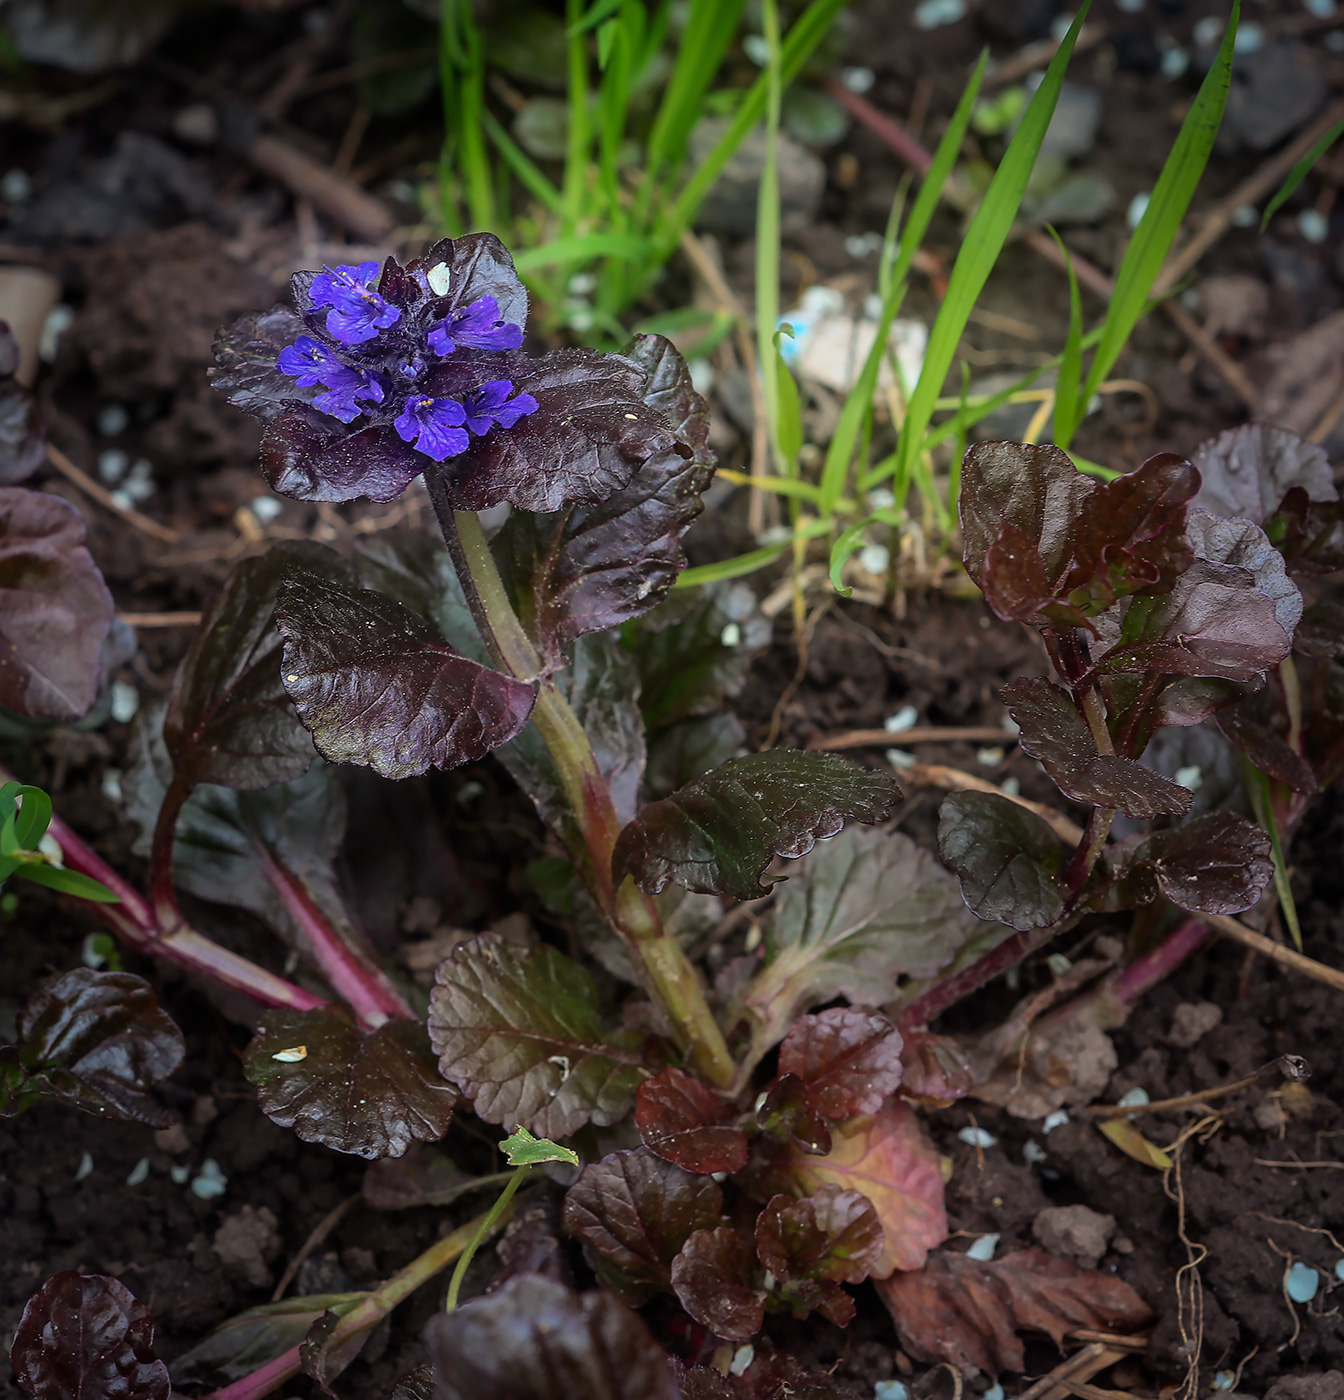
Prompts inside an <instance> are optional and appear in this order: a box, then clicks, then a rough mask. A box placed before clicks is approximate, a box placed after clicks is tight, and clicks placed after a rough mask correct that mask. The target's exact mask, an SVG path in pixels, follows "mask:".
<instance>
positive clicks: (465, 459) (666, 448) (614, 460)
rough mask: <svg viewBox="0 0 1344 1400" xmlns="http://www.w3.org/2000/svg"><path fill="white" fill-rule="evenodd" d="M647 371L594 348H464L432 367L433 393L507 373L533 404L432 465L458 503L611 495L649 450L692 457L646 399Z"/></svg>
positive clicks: (470, 387) (535, 502) (469, 388)
mask: <svg viewBox="0 0 1344 1400" xmlns="http://www.w3.org/2000/svg"><path fill="white" fill-rule="evenodd" d="M645 378H646V374H645V371H644V368H643V367H642V366H641V365H639V364H636V363H635V362H634V361H631V360H627V359H625V358H624V357H622V356H620V355H611V354H606V353H603V352H602V351H598V350H587V349H571V350H553V351H551V352H550V354H547V355H542V356H540V357H538V358H533V357H532V356H530V355H523V354H520V353H515V352H511V351H502V352H490V351H477V350H459V351H458V352H457V353H456V354H454V355H452V356H450V357H449V358H448V359H447V360H445V361H444V362H443V363H442V364H440V365H437V366H436V367H435V368H434V369H432V370H431V371H430V374H429V377H428V379H427V381H426V386H427V387H426V392H427V393H430V394H434V395H436V396H445V395H446V396H448V397H450V398H454V399H463V398H465V397H466V396H468V395H469V394H472V393H475V392H477V391H478V390H479V389H480V387H481V386H482V385H483V384H485V383H486V382H487V381H491V380H498V379H508V380H510V381H511V382H512V383H513V385H514V387H515V389H516V390H517V392H518V393H520V394H530V395H531V396H532V397H533V398H534V399H536V401H537V409H536V412H535V413H529V414H528V415H527V416H526V417H524V418H520V419H519V420H518V421H517V422H516V423H515V424H514V425H513V426H512V427H511V428H509V429H508V430H507V431H506V432H505V431H494V432H490V433H489V434H487V435H486V436H485V437H473V438H472V439H471V442H470V445H469V446H468V447H467V450H466V451H465V452H464V453H462V455H461V456H459V457H454V458H452V459H451V460H449V461H448V462H445V463H444V464H443V465H442V466H439V467H432V468H431V470H434V471H436V472H437V473H438V474H439V475H440V477H441V478H442V480H443V482H444V485H445V487H446V489H447V492H448V495H449V498H450V499H451V501H452V502H453V505H454V506H455V507H456V508H457V509H458V510H485V509H486V508H487V507H488V506H494V505H498V504H499V503H500V502H501V501H508V502H509V503H510V504H512V505H515V506H518V507H520V508H521V509H523V510H530V511H543V512H545V511H556V510H560V509H561V507H563V506H566V505H571V504H574V503H592V502H596V501H605V500H607V499H608V498H609V497H611V496H613V495H614V494H615V493H616V492H618V491H620V490H622V489H623V488H624V487H625V486H626V485H628V484H629V482H630V480H631V479H632V478H633V477H634V475H635V473H636V472H637V471H639V469H640V468H641V467H643V466H644V464H645V463H646V462H648V461H649V460H650V459H651V458H654V457H661V456H663V455H665V454H668V453H672V454H676V455H678V456H682V457H685V458H687V459H689V458H690V457H692V456H693V449H692V448H691V447H689V446H686V445H684V444H683V443H681V442H679V441H678V439H677V437H676V434H675V433H674V432H673V429H672V426H671V425H670V424H669V423H668V421H667V420H666V419H665V418H664V417H663V415H662V414H661V413H659V412H658V411H657V410H656V409H653V408H650V407H649V406H648V405H647V404H646V403H645V402H644V399H643V397H642V394H643V387H644V382H645ZM425 461H426V459H424V458H423V457H422V458H421V462H422V464H424V463H425Z"/></svg>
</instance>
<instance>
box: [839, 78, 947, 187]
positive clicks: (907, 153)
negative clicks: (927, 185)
mask: <svg viewBox="0 0 1344 1400" xmlns="http://www.w3.org/2000/svg"><path fill="white" fill-rule="evenodd" d="M821 85H822V87H824V88H825V89H826V91H827V92H828V93H830V95H831V96H832V97H833V98H835V100H836V101H837V102H838V103H839V104H840V105H841V106H842V107H844V108H845V109H846V110H847V111H848V112H849V114H850V116H852V117H854V118H855V120H856V121H858V122H860V123H862V125H864V126H866V127H867V128H868V130H869V131H871V132H872V133H873V135H874V136H877V137H879V138H880V139H881V140H882V141H884V142H886V144H887V145H888V146H890V147H891V149H892V150H893V151H895V153H896V154H897V155H898V156H900V158H901V159H902V160H903V161H904V162H905V163H906V164H907V165H909V166H911V167H913V168H914V169H915V170H918V171H919V172H920V174H921V175H922V174H925V173H927V171H928V169H929V167H930V166H931V165H932V164H933V156H932V155H931V154H930V153H929V152H928V151H926V150H925V149H924V147H923V146H921V145H920V144H919V142H918V141H916V140H915V138H914V137H913V136H911V135H910V133H909V132H908V131H906V130H905V128H904V127H901V126H897V124H896V123H895V122H894V121H892V119H891V118H890V117H888V116H886V115H885V114H884V113H882V112H879V111H878V109H877V108H876V107H874V106H873V104H872V103H871V102H869V101H867V100H866V99H865V98H862V97H860V96H859V95H858V93H856V92H850V90H849V89H848V88H847V87H846V86H845V85H844V84H843V83H838V82H836V80H835V79H834V78H823V79H822V80H821Z"/></svg>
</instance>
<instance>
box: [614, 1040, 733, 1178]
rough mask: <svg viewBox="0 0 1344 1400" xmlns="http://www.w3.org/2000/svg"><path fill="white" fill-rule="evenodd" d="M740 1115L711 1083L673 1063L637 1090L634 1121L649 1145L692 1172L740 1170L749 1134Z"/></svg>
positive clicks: (706, 1172) (704, 1173) (662, 1155)
mask: <svg viewBox="0 0 1344 1400" xmlns="http://www.w3.org/2000/svg"><path fill="white" fill-rule="evenodd" d="M735 1117H736V1114H735V1113H734V1112H733V1109H732V1106H731V1105H730V1104H727V1103H725V1102H724V1101H723V1100H722V1099H721V1098H720V1097H719V1096H718V1095H717V1094H716V1093H715V1092H714V1090H713V1089H711V1088H710V1087H709V1086H708V1085H706V1084H702V1083H700V1081H699V1080H698V1079H692V1078H691V1076H690V1075H689V1074H685V1073H683V1072H682V1071H681V1070H679V1069H677V1068H675V1067H672V1066H670V1067H669V1068H667V1069H665V1070H663V1072H662V1073H661V1074H659V1075H658V1076H657V1077H656V1078H653V1079H646V1080H645V1081H644V1082H643V1083H642V1084H641V1085H640V1086H639V1089H638V1090H637V1092H636V1094H635V1126H636V1127H637V1128H638V1129H639V1135H640V1137H642V1138H643V1139H644V1142H645V1145H646V1146H648V1147H651V1148H652V1149H653V1151H655V1152H656V1153H657V1154H658V1155H659V1156H660V1157H664V1158H666V1159H667V1160H668V1161H669V1162H675V1163H676V1164H677V1166H679V1167H684V1168H685V1169H686V1170H687V1171H689V1172H698V1173H700V1174H702V1175H708V1174H709V1173H711V1172H735V1171H740V1170H741V1169H742V1168H743V1167H744V1166H745V1165H746V1162H747V1135H746V1133H744V1132H743V1131H742V1129H741V1128H739V1127H737V1126H736V1125H735V1124H734V1122H733V1120H734V1118H735Z"/></svg>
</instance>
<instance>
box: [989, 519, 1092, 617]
mask: <svg viewBox="0 0 1344 1400" xmlns="http://www.w3.org/2000/svg"><path fill="white" fill-rule="evenodd" d="M977 581H978V582H979V584H980V587H981V589H982V591H983V592H984V595H985V602H987V603H988V604H989V606H990V607H991V608H992V609H993V610H994V612H995V614H996V615H997V616H998V617H1000V618H1002V619H1003V621H1004V622H1029V621H1030V620H1031V619H1033V618H1036V617H1038V616H1039V615H1040V614H1041V613H1042V612H1043V611H1044V610H1045V609H1047V608H1051V607H1052V606H1053V607H1054V611H1055V612H1056V613H1060V612H1061V610H1062V616H1061V617H1060V619H1059V620H1067V621H1071V622H1081V621H1082V620H1083V617H1082V614H1081V613H1080V612H1078V610H1077V609H1075V608H1072V607H1069V606H1067V605H1064V604H1053V605H1052V595H1053V591H1054V590H1053V588H1052V581H1051V579H1049V578H1048V577H1047V576H1046V572H1045V564H1044V562H1043V560H1042V559H1041V550H1040V546H1039V545H1038V543H1037V542H1036V540H1035V539H1034V538H1033V537H1032V536H1031V535H1029V534H1027V532H1026V531H1025V530H1019V529H1018V528H1017V526H1016V525H1004V526H1003V528H1002V529H1000V531H999V533H998V534H997V535H996V536H995V537H994V539H993V541H992V542H991V543H990V546H989V548H988V549H987V550H986V551H985V558H984V568H983V570H982V572H981V576H980V578H979V579H978V580H977Z"/></svg>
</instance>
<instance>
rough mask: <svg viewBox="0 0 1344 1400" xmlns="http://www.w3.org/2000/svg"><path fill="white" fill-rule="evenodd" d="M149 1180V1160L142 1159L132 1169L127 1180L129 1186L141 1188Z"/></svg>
mask: <svg viewBox="0 0 1344 1400" xmlns="http://www.w3.org/2000/svg"><path fill="white" fill-rule="evenodd" d="M148 1178H149V1158H148V1157H141V1159H140V1160H139V1161H138V1162H137V1163H136V1164H135V1166H133V1167H132V1168H131V1174H130V1175H129V1176H128V1177H127V1178H126V1185H127V1186H139V1185H140V1184H141V1183H142V1182H143V1181H146V1180H147V1179H148Z"/></svg>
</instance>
